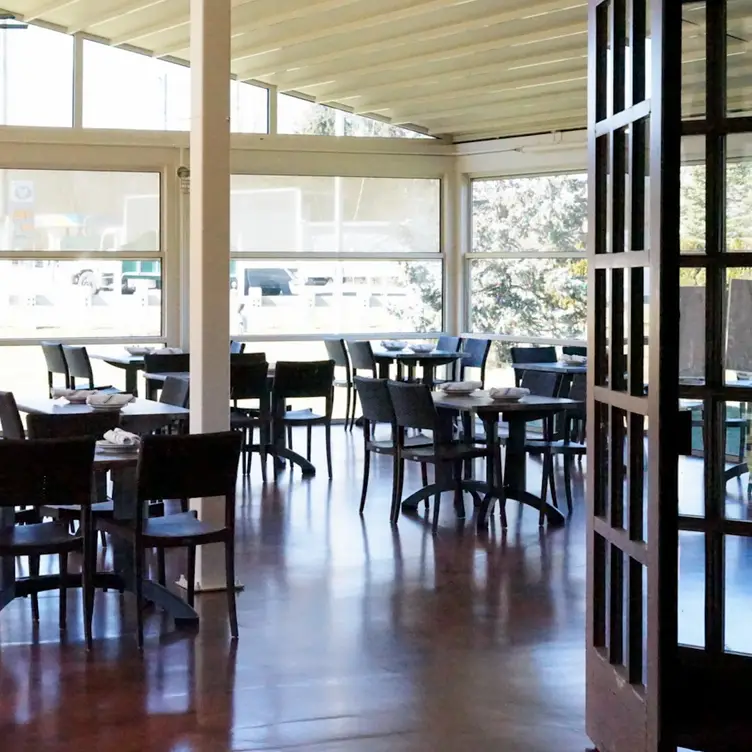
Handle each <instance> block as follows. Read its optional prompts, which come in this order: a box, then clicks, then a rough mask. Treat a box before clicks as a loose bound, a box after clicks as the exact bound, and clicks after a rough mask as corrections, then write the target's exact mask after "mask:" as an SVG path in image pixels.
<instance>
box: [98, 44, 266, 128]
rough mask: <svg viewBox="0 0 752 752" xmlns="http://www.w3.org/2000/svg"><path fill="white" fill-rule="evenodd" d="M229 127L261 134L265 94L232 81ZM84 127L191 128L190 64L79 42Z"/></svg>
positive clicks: (260, 90)
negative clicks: (81, 60) (81, 54)
mask: <svg viewBox="0 0 752 752" xmlns="http://www.w3.org/2000/svg"><path fill="white" fill-rule="evenodd" d="M228 85H229V86H230V109H231V129H232V130H233V131H236V132H241V133H266V132H267V118H268V92H267V90H266V89H262V88H261V87H258V86H252V85H251V84H245V83H240V82H238V81H231V82H229V84H228ZM83 88H84V95H83V102H84V110H83V125H84V127H85V128H125V129H132V130H157V131H159V130H176V131H186V130H190V126H191V71H190V68H188V67H187V66H184V65H178V64H176V63H170V62H167V61H165V60H157V59H155V58H151V57H148V56H147V55H141V54H139V53H137V52H130V51H128V50H122V49H119V48H117V47H111V46H109V45H105V44H100V43H99V42H92V41H90V40H85V41H84V83H83Z"/></svg>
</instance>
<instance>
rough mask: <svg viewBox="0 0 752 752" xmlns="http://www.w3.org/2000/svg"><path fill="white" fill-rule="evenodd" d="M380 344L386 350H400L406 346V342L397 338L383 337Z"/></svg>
mask: <svg viewBox="0 0 752 752" xmlns="http://www.w3.org/2000/svg"><path fill="white" fill-rule="evenodd" d="M381 346H382V347H383V348H384V349H385V350H387V351H388V352H400V351H401V350H404V349H405V348H406V347H407V342H403V341H402V340H399V339H385V340H383V341H382V343H381Z"/></svg>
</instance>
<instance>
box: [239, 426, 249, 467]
mask: <svg viewBox="0 0 752 752" xmlns="http://www.w3.org/2000/svg"><path fill="white" fill-rule="evenodd" d="M240 433H241V435H242V436H243V443H242V445H241V448H240V462H241V465H242V468H243V475H244V476H245V475H248V474H249V473H250V472H251V468H250V464H251V463H250V462H249V461H248V435H247V433H246V429H245V428H243V429H242V430H241V432H240Z"/></svg>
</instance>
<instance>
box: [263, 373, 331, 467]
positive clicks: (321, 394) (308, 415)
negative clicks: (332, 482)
mask: <svg viewBox="0 0 752 752" xmlns="http://www.w3.org/2000/svg"><path fill="white" fill-rule="evenodd" d="M290 399H323V400H324V405H325V408H324V412H323V414H322V413H315V412H313V410H311V409H304V410H285V411H283V412H279V410H277V414H276V415H275V419H276V420H279V421H281V423H282V425H284V426H285V427H286V428H287V444H288V446H289V447H290V449H292V429H293V427H294V426H305V427H306V436H307V442H306V459H308V461H309V462H310V460H311V444H312V429H313V426H317V425H323V426H324V430H325V432H326V439H325V441H326V465H327V469H328V471H329V477H330V478H331V477H332V409H333V406H334V361H332V360H319V361H311V362H290V361H279V362H278V363H277V365H276V367H275V369H274V387H273V390H272V402H273V404H274V405H279V404H285V405H287V400H290Z"/></svg>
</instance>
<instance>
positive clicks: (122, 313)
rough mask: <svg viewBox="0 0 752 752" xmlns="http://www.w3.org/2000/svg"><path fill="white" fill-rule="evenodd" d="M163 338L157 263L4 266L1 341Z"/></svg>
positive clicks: (38, 262) (0, 298)
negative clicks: (29, 338)
mask: <svg viewBox="0 0 752 752" xmlns="http://www.w3.org/2000/svg"><path fill="white" fill-rule="evenodd" d="M161 332H162V276H161V264H160V262H159V261H89V260H86V259H77V260H75V261H43V260H29V259H24V260H18V261H9V260H5V261H0V339H20V338H26V337H45V338H51V339H55V338H58V337H92V338H93V337H103V338H104V337H153V336H159V335H160V334H161Z"/></svg>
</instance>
